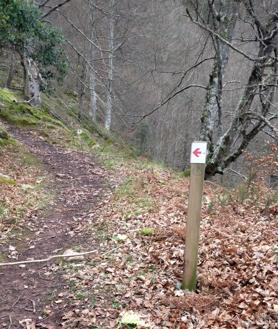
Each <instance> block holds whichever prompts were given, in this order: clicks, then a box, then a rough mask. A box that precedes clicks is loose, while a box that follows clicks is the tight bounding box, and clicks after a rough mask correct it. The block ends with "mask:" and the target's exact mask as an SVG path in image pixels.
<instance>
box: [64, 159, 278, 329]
mask: <svg viewBox="0 0 278 329" xmlns="http://www.w3.org/2000/svg"><path fill="white" fill-rule="evenodd" d="M113 173H114V174H116V173H117V174H116V176H114V178H113V179H114V185H118V186H120V188H116V192H115V193H116V194H115V196H113V195H109V196H107V199H106V200H105V202H104V204H103V206H102V207H101V208H100V209H98V211H97V213H95V214H94V218H95V222H94V224H93V227H92V234H94V232H98V230H99V229H100V227H101V228H102V229H101V235H99V237H100V236H101V240H99V245H100V252H99V257H98V259H97V260H95V262H94V266H93V268H92V267H91V266H89V265H86V264H84V265H83V267H82V268H80V269H79V270H78V271H79V273H82V275H84V273H86V274H87V280H89V282H90V283H89V286H90V289H89V292H88V294H89V295H90V294H92V295H94V296H95V299H96V302H95V305H93V306H91V307H90V309H91V310H98V313H97V315H96V323H97V325H101V326H108V327H109V328H114V327H115V328H116V325H115V323H117V321H121V318H122V314H126V312H131V311H132V312H134V313H132V314H140V315H143V316H145V317H146V318H148V321H149V322H148V323H147V325H150V328H181V329H182V328H194V329H195V328H262V327H263V328H275V323H276V315H274V313H275V312H276V311H275V310H276V309H277V306H275V305H277V302H276V301H277V297H278V296H277V291H278V290H277V282H276V281H275V277H276V276H277V274H278V273H277V266H275V252H274V245H275V239H276V232H277V228H278V225H277V221H276V220H275V219H274V218H273V216H272V215H271V216H268V214H266V213H264V214H262V212H261V209H262V205H263V203H258V204H257V205H254V204H251V203H248V202H246V203H242V204H240V205H238V204H236V203H235V202H234V199H233V197H232V195H231V196H229V198H226V197H225V202H223V200H222V199H223V198H217V195H218V194H219V195H222V194H223V193H224V192H223V191H222V190H221V188H220V187H217V188H216V187H215V186H211V185H210V184H207V185H206V186H205V196H206V200H207V202H204V206H203V210H202V224H201V239H200V250H199V267H198V293H197V294H196V293H185V292H184V291H182V290H180V281H181V275H182V272H183V252H184V233H185V226H186V225H185V224H186V213H187V199H188V187H189V184H188V180H187V179H186V178H181V177H179V176H178V175H176V174H174V173H172V172H171V171H169V170H165V169H157V168H156V169H153V168H151V169H145V168H142V167H140V166H138V165H133V164H130V165H129V166H120V167H119V168H118V170H117V171H116V172H113ZM121 182H122V183H121ZM121 184H123V185H121ZM225 193H226V192H225ZM146 197H147V198H149V199H151V200H152V205H151V206H150V207H149V206H147V207H145V208H144V207H142V206H141V204H138V200H141V199H143V198H146ZM215 200H217V201H215ZM212 202H213V203H214V204H213V207H211V203H212ZM104 227H105V230H104V231H103V228H104ZM150 228H151V233H149V231H150ZM145 232H147V233H145ZM144 233H145V234H144ZM115 246H116V247H117V249H116V250H115V252H113V253H111V255H109V256H108V257H106V256H104V257H102V252H104V251H105V250H109V249H112V248H115ZM76 275H77V274H74V273H73V272H72V271H71V270H68V271H67V274H66V275H65V278H66V279H67V280H72V278H73V277H75V276H76ZM88 278H91V279H88ZM84 286H85V280H82V279H81V280H79V281H78V283H77V285H76V289H77V290H78V289H82V287H84ZM87 286H88V285H87ZM108 296H109V297H108ZM72 298H73V300H76V297H74V294H73V296H72ZM115 301H116V302H115ZM115 303H116V305H117V307H116V309H115ZM80 304H81V305H82V307H84V308H86V307H88V302H84V303H82V302H80ZM113 305H114V306H113ZM127 314H129V313H127ZM110 321H112V323H114V327H113V326H111V323H110ZM113 321H114V322H113ZM119 323H121V322H119ZM122 325H123V323H122ZM147 325H146V326H145V327H146V328H148V326H147ZM139 327H140V326H139ZM65 328H67V327H66V326H65ZM78 328H79V327H78ZM80 328H82V326H81V327H80Z"/></svg>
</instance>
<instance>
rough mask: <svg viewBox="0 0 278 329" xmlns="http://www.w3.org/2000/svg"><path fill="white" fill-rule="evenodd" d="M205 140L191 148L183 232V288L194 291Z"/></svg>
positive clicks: (195, 143) (204, 166) (205, 148)
mask: <svg viewBox="0 0 278 329" xmlns="http://www.w3.org/2000/svg"><path fill="white" fill-rule="evenodd" d="M206 150H207V144H206V143H205V142H194V143H193V144H192V149H191V171H190V192H189V203H188V218H187V224H186V234H185V256H184V274H183V284H182V288H183V289H188V290H190V291H194V290H195V289H196V283H197V262H198V245H199V235H200V220H201V206H202V195H203V185H204V176H205V168H206V164H205V161H206Z"/></svg>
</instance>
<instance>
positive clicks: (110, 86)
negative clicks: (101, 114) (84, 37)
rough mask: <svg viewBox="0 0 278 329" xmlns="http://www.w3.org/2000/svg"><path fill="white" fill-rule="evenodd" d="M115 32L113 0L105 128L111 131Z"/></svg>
mask: <svg viewBox="0 0 278 329" xmlns="http://www.w3.org/2000/svg"><path fill="white" fill-rule="evenodd" d="M114 30H115V0H111V17H110V22H109V38H108V43H109V50H110V52H109V55H108V58H109V65H108V86H107V109H106V115H105V123H104V125H105V128H106V129H107V130H110V128H111V121H112V109H113V103H112V102H113V71H114V68H113V65H114V62H113V57H114Z"/></svg>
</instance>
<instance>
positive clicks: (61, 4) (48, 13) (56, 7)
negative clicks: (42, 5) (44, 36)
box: [41, 0, 71, 19]
mask: <svg viewBox="0 0 278 329" xmlns="http://www.w3.org/2000/svg"><path fill="white" fill-rule="evenodd" d="M70 1H71V0H64V1H63V2H61V3H59V4H58V5H57V6H55V7H53V8H51V9H50V10H49V11H48V12H47V13H45V14H44V15H42V16H41V19H44V18H45V17H47V16H49V15H50V14H52V13H53V12H54V11H56V10H57V9H59V8H61V7H62V6H64V5H65V4H67V3H68V2H70Z"/></svg>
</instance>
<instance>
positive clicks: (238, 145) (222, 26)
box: [200, 0, 278, 177]
mask: <svg viewBox="0 0 278 329" xmlns="http://www.w3.org/2000/svg"><path fill="white" fill-rule="evenodd" d="M211 3H212V2H211ZM229 3H230V4H231V5H232V7H230V9H232V12H231V11H230V12H229V10H230V9H229V6H228V4H229ZM220 4H221V5H222V9H223V10H228V11H225V14H224V12H223V10H222V12H221V11H219V12H218V13H216V12H214V22H213V23H214V24H213V30H214V32H215V33H216V34H218V35H220V37H222V38H224V39H225V40H226V41H227V42H228V43H231V40H232V38H231V37H232V33H233V30H234V27H235V24H236V19H237V16H238V12H239V2H236V1H234V2H233V1H228V2H227V0H226V1H221V2H220ZM244 5H245V7H246V10H247V11H248V12H249V14H250V17H251V19H253V20H254V25H257V28H258V30H259V33H260V35H261V37H260V39H258V43H259V52H258V55H257V59H254V60H253V68H252V69H251V73H250V76H249V79H248V82H247V84H246V86H245V87H244V90H243V96H242V97H241V99H240V101H239V103H238V106H237V108H236V109H235V111H234V116H233V119H232V122H231V124H230V127H229V128H228V129H227V130H226V132H225V133H224V134H222V136H217V135H215V128H218V127H219V124H220V121H219V118H220V116H221V98H222V89H223V86H222V81H223V75H224V68H225V65H226V63H227V62H228V58H229V47H230V46H229V45H228V44H227V43H224V42H223V41H221V39H220V38H218V37H217V35H216V34H213V33H211V36H212V39H213V41H214V45H215V50H216V60H215V63H214V66H213V70H212V74H211V76H210V81H209V86H208V92H207V98H206V104H205V107H204V110H203V115H202V120H201V133H200V137H201V140H205V141H207V142H208V145H209V154H208V161H207V167H206V177H209V176H213V175H215V174H217V173H219V174H223V172H224V169H225V168H227V167H228V166H229V165H230V164H231V163H232V162H233V161H235V160H236V159H237V158H238V157H239V156H240V155H241V154H242V152H243V150H244V149H245V148H246V147H247V146H248V144H249V143H250V141H251V140H252V139H253V138H254V137H255V136H256V135H257V134H258V133H259V132H260V131H261V129H262V128H263V127H264V126H265V125H266V120H264V118H265V119H266V116H267V114H268V113H269V111H270V107H271V104H272V103H273V98H274V92H275V90H276V86H277V71H278V68H277V65H278V62H277V43H278V42H277V39H278V29H277V23H278V13H274V14H272V15H270V18H269V21H268V23H267V24H266V25H264V24H261V23H260V22H259V21H258V18H257V17H256V16H255V14H254V11H253V8H251V7H250V6H251V5H250V2H248V1H247V2H244ZM211 10H212V11H213V10H215V8H214V7H213V8H211ZM219 17H221V19H219ZM215 18H217V19H215ZM217 22H220V23H219V25H217V24H218V23H217ZM215 24H216V25H215ZM256 96H258V98H259V101H260V103H261V108H260V112H259V110H256V111H254V110H252V104H253V101H254V99H255V97H256ZM254 117H255V118H256V121H255V122H254Z"/></svg>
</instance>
